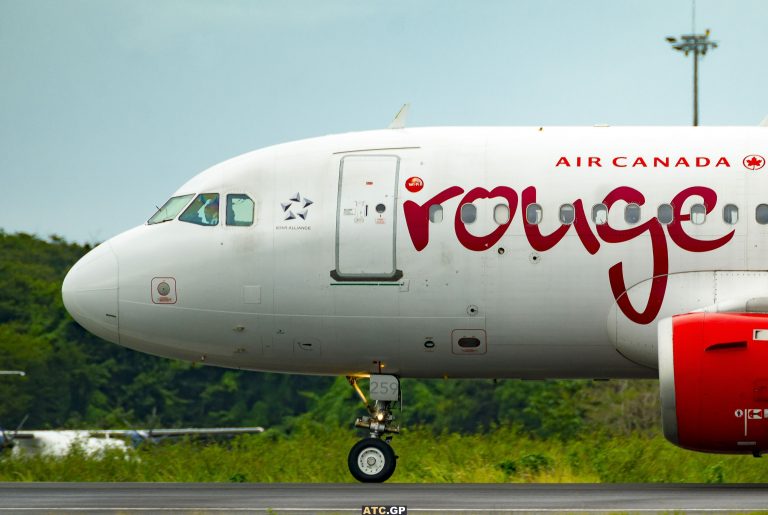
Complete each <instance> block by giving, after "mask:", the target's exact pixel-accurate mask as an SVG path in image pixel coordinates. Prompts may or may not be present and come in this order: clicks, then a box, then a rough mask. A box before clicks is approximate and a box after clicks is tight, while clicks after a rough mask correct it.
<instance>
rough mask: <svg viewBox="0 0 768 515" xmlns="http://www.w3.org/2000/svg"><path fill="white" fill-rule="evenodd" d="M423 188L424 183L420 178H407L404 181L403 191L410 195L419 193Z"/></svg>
mask: <svg viewBox="0 0 768 515" xmlns="http://www.w3.org/2000/svg"><path fill="white" fill-rule="evenodd" d="M423 187H424V181H422V180H421V177H409V178H408V179H406V181H405V189H407V190H408V191H410V192H411V193H417V192H419V191H421V189H422V188H423Z"/></svg>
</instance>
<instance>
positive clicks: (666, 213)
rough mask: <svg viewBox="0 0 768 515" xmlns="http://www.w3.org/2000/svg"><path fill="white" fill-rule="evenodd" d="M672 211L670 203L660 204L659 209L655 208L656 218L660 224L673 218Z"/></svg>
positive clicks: (670, 221) (669, 222) (667, 222)
mask: <svg viewBox="0 0 768 515" xmlns="http://www.w3.org/2000/svg"><path fill="white" fill-rule="evenodd" d="M674 213H675V212H674V210H673V209H672V206H671V205H670V204H662V205H660V206H659V209H658V210H656V218H657V219H658V220H659V223H661V224H664V225H667V224H671V223H672V220H673V219H674V218H675V214H674Z"/></svg>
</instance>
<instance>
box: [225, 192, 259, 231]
mask: <svg viewBox="0 0 768 515" xmlns="http://www.w3.org/2000/svg"><path fill="white" fill-rule="evenodd" d="M253 206H254V204H253V200H251V197H249V196H248V195H246V194H244V193H232V194H230V195H227V225H237V226H248V225H253Z"/></svg>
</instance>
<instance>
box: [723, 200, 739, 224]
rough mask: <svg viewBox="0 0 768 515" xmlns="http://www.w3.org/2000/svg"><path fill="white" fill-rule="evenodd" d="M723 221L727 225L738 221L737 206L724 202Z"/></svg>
mask: <svg viewBox="0 0 768 515" xmlns="http://www.w3.org/2000/svg"><path fill="white" fill-rule="evenodd" d="M723 221H724V222H725V223H727V224H728V225H736V222H738V221H739V206H737V205H736V204H726V205H725V207H724V208H723Z"/></svg>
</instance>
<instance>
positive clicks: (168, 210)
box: [147, 194, 194, 225]
mask: <svg viewBox="0 0 768 515" xmlns="http://www.w3.org/2000/svg"><path fill="white" fill-rule="evenodd" d="M192 197H194V195H193V194H190V195H182V196H180V197H173V198H171V199H170V200H168V202H166V203H165V204H163V207H161V208H160V209H158V210H157V213H155V214H154V215H152V218H150V219H149V220H148V221H147V223H148V224H149V225H153V224H159V223H163V222H167V221H169V220H173V219H174V218H176V215H178V214H179V213H180V212H181V210H182V209H184V206H186V205H187V204H188V203H189V200H190V199H191V198H192Z"/></svg>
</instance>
